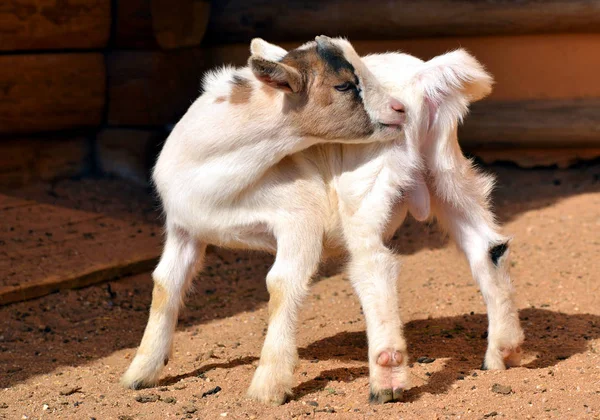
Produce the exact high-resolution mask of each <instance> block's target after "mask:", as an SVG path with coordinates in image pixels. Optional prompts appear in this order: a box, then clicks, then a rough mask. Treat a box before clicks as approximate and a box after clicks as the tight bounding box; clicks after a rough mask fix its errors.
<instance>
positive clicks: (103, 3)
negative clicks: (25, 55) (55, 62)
mask: <svg viewBox="0 0 600 420" xmlns="http://www.w3.org/2000/svg"><path fill="white" fill-rule="evenodd" d="M110 3H111V1H110V0H2V2H0V51H15V50H53V49H54V50H56V49H61V50H62V49H80V48H102V47H105V46H106V45H107V43H108V38H109V34H110V25H111V17H110Z"/></svg>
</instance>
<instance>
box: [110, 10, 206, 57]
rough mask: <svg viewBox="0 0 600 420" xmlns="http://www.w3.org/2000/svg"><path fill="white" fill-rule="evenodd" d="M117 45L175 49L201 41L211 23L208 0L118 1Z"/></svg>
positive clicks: (115, 38) (121, 46)
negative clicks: (174, 0)
mask: <svg viewBox="0 0 600 420" xmlns="http://www.w3.org/2000/svg"><path fill="white" fill-rule="evenodd" d="M116 6H117V17H116V22H115V37H114V45H115V47H117V48H139V49H142V48H146V49H153V48H157V47H160V48H163V49H175V48H182V47H192V46H197V45H200V42H201V41H202V38H203V37H204V32H205V31H206V27H207V26H208V19H209V15H210V1H209V0H178V1H176V2H173V1H171V0H127V1H119V2H117V4H116Z"/></svg>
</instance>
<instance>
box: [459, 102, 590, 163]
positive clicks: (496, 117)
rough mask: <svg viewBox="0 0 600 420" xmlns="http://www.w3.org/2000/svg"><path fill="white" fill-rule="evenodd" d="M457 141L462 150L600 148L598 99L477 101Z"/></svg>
mask: <svg viewBox="0 0 600 420" xmlns="http://www.w3.org/2000/svg"><path fill="white" fill-rule="evenodd" d="M459 141H460V144H461V145H462V146H463V147H465V148H481V147H485V148H500V149H508V148H542V149H543V148H553V147H570V148H590V147H600V98H595V99H585V100H583V99H580V100H548V101H545V100H537V101H504V102H490V101H483V102H478V103H475V104H473V105H472V106H471V113H470V115H469V116H468V117H467V118H466V119H465V124H464V126H462V127H461V128H460V130H459ZM515 153H518V152H515Z"/></svg>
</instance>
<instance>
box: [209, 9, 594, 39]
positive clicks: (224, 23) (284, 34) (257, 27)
mask: <svg viewBox="0 0 600 420" xmlns="http://www.w3.org/2000/svg"><path fill="white" fill-rule="evenodd" d="M599 30H600V1H598V0H548V1H539V0H520V1H485V2H483V1H473V0H427V1H423V0H396V1H388V0H370V1H363V0H333V1H318V0H313V1H308V2H307V1H303V0H282V1H278V2H273V1H269V0H229V1H219V2H214V4H213V7H212V12H211V18H210V22H209V27H208V30H207V34H206V39H207V41H208V42H212V43H219V44H220V43H223V42H227V43H234V42H247V41H249V40H250V39H251V38H252V37H256V36H258V37H263V38H265V39H267V40H269V41H306V40H308V39H311V38H313V37H314V36H315V35H320V34H326V35H330V36H347V37H349V38H350V39H353V38H361V39H390V38H392V39H397V38H418V37H430V36H455V35H507V34H510V35H512V34H532V33H559V32H582V33H583V32H598V31H599Z"/></svg>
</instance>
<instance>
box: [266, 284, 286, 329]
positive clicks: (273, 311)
mask: <svg viewBox="0 0 600 420" xmlns="http://www.w3.org/2000/svg"><path fill="white" fill-rule="evenodd" d="M282 303H283V292H282V290H281V289H280V288H279V287H272V288H270V289H269V321H271V320H272V319H273V318H274V317H275V315H277V313H278V312H279V310H280V308H281V304H282Z"/></svg>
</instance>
